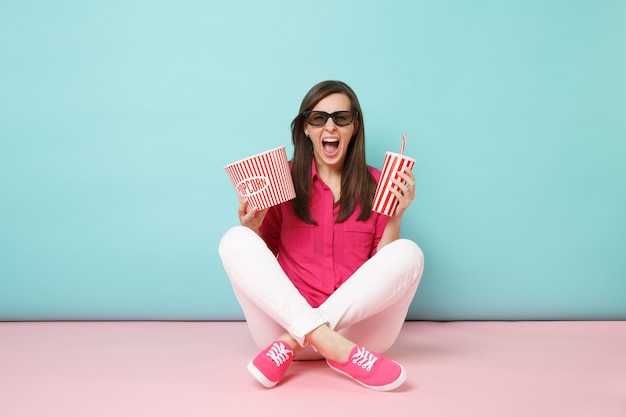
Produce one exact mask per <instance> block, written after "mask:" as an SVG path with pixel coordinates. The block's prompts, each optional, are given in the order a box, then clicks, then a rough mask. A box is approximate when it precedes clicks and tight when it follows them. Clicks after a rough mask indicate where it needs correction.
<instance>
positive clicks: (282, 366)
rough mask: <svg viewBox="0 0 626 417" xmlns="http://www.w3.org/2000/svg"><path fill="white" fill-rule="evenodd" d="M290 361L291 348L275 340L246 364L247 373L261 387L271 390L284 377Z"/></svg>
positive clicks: (291, 357) (291, 356)
mask: <svg viewBox="0 0 626 417" xmlns="http://www.w3.org/2000/svg"><path fill="white" fill-rule="evenodd" d="M292 360H293V352H292V351H291V347H290V346H289V345H288V344H287V343H285V342H282V341H280V340H277V341H276V342H274V343H272V344H271V345H269V346H268V347H267V348H266V349H265V350H264V351H263V352H261V353H259V354H258V355H257V356H256V358H254V359H252V360H251V361H250V363H248V371H249V372H250V373H251V374H252V376H254V377H255V378H256V379H257V380H258V381H259V382H260V383H261V384H263V386H265V387H266V388H272V387H273V386H274V385H276V384H278V381H280V379H281V378H282V377H283V375H285V372H286V371H287V368H289V364H291V361H292Z"/></svg>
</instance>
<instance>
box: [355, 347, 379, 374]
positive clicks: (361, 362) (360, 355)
mask: <svg viewBox="0 0 626 417" xmlns="http://www.w3.org/2000/svg"><path fill="white" fill-rule="evenodd" d="M377 360H378V357H377V356H374V355H373V354H372V353H370V352H369V351H368V350H367V349H365V348H363V347H357V351H356V353H355V354H354V355H352V363H353V364H355V365H358V366H360V367H361V368H363V369H365V370H366V371H368V372H369V371H371V370H372V366H373V365H374V363H375V362H376V361H377Z"/></svg>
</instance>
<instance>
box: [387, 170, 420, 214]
mask: <svg viewBox="0 0 626 417" xmlns="http://www.w3.org/2000/svg"><path fill="white" fill-rule="evenodd" d="M398 176H399V178H398V179H395V180H392V182H393V184H394V185H395V186H396V187H392V192H393V194H394V195H395V196H396V197H397V198H398V207H397V208H396V212H395V213H394V215H393V217H401V216H402V215H403V214H404V212H405V211H406V209H407V207H409V205H410V204H411V203H412V202H413V199H414V198H415V177H414V176H413V172H412V171H411V170H406V171H404V172H400V173H399V174H398Z"/></svg>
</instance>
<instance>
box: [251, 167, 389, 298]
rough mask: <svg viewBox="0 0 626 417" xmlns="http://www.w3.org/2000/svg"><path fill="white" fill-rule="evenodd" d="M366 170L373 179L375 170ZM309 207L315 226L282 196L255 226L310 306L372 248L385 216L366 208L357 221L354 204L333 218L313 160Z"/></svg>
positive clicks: (342, 279) (335, 209) (333, 209)
mask: <svg viewBox="0 0 626 417" xmlns="http://www.w3.org/2000/svg"><path fill="white" fill-rule="evenodd" d="M369 170H370V172H371V173H372V175H373V176H374V179H375V180H376V181H378V179H379V177H380V171H379V170H377V169H375V168H372V167H370V168H369ZM310 210H311V217H312V218H313V219H314V220H315V221H317V223H318V224H317V226H315V225H311V224H307V223H304V222H303V221H302V220H300V218H298V216H296V214H295V212H294V211H293V206H292V203H291V201H288V202H286V203H283V204H280V205H278V206H274V207H272V208H270V209H269V210H268V212H267V215H266V217H265V220H264V221H263V224H262V225H261V229H260V230H261V235H262V236H263V239H264V240H265V242H266V243H267V246H268V247H269V248H270V250H271V251H272V252H273V253H274V254H275V255H277V256H278V262H279V263H280V265H281V266H282V268H283V270H284V271H285V273H286V274H287V276H288V277H289V279H291V281H292V282H293V283H294V285H295V286H296V288H298V290H299V291H300V293H301V294H302V295H303V296H304V298H306V300H307V301H308V302H309V304H311V306H313V307H318V306H319V305H320V304H322V303H323V302H324V301H325V300H326V298H328V296H329V295H331V294H332V293H333V292H334V291H335V290H336V289H337V288H338V287H339V286H340V285H341V284H343V283H344V282H345V281H346V280H347V279H348V278H350V276H351V275H352V274H353V273H354V272H355V271H356V270H357V269H358V268H359V267H360V266H361V265H362V264H363V263H364V262H365V261H366V260H368V259H369V258H370V257H371V256H373V255H374V254H375V253H376V247H377V246H378V242H379V241H380V238H381V237H382V235H383V231H384V229H385V226H386V225H387V220H388V218H387V217H386V216H384V215H382V214H378V213H376V212H372V215H371V216H370V218H369V219H368V220H366V221H357V218H358V216H359V213H360V206H358V205H357V207H356V209H355V210H354V213H352V215H351V216H350V217H349V218H348V219H346V220H345V221H344V222H341V223H336V222H335V219H336V218H337V215H338V214H339V205H335V203H334V197H333V193H332V191H331V189H330V188H329V187H328V186H327V185H326V184H325V183H324V182H323V181H322V180H321V179H320V178H319V176H318V175H317V170H316V168H315V163H313V169H312V181H311V202H310Z"/></svg>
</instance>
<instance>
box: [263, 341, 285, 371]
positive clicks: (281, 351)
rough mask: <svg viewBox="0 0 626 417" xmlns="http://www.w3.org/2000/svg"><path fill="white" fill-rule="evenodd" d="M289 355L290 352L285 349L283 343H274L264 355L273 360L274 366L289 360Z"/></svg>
mask: <svg viewBox="0 0 626 417" xmlns="http://www.w3.org/2000/svg"><path fill="white" fill-rule="evenodd" d="M290 353H292V351H291V350H290V349H287V347H285V345H284V344H283V343H274V344H273V345H272V347H271V348H270V349H269V350H268V351H267V353H265V355H266V356H268V357H269V358H270V359H271V360H273V361H274V363H275V364H276V366H280V365H282V364H283V363H285V362H286V361H287V360H288V359H289V354H290Z"/></svg>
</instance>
